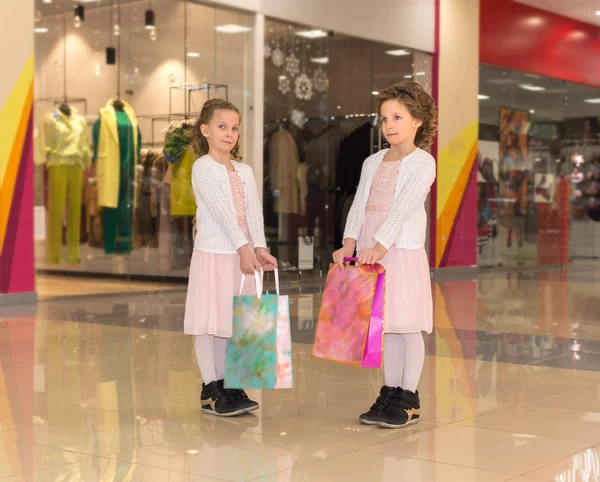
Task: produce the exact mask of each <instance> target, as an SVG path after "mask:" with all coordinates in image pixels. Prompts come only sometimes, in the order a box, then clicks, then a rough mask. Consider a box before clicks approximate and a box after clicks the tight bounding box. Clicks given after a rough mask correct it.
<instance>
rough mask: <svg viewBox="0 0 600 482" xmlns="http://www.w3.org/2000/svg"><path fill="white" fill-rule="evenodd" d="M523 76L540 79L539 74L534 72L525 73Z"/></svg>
mask: <svg viewBox="0 0 600 482" xmlns="http://www.w3.org/2000/svg"><path fill="white" fill-rule="evenodd" d="M525 77H529V78H530V79H541V76H539V75H536V74H525Z"/></svg>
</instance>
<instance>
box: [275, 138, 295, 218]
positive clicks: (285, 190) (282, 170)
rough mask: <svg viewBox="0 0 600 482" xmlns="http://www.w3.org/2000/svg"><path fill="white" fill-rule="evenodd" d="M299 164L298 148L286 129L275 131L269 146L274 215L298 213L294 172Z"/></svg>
mask: <svg viewBox="0 0 600 482" xmlns="http://www.w3.org/2000/svg"><path fill="white" fill-rule="evenodd" d="M299 164H300V157H299V154H298V147H297V145H296V142H295V140H294V137H293V136H292V134H291V133H290V132H289V131H287V130H286V129H280V130H278V131H276V132H275V133H274V134H273V136H272V138H271V145H270V146H269V173H270V182H271V189H272V190H273V195H274V210H275V212H276V213H284V214H297V213H298V212H299V202H298V201H299V189H298V183H297V182H296V170H297V169H298V165H299Z"/></svg>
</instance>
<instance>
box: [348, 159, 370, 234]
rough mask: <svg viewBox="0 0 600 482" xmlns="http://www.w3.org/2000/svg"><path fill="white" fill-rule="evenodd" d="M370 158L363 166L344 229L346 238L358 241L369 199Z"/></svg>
mask: <svg viewBox="0 0 600 482" xmlns="http://www.w3.org/2000/svg"><path fill="white" fill-rule="evenodd" d="M368 165H369V159H367V160H366V161H365V162H364V163H363V166H362V170H361V173H360V181H359V183H358V189H357V190H356V194H355V196H354V201H353V202H352V207H351V208H350V212H349V213H348V219H347V220H346V227H345V229H344V239H354V240H355V241H358V238H359V237H360V233H361V232H362V227H363V223H364V221H365V208H366V205H367V201H368V193H367V192H366V190H367V185H368V179H367V178H368V168H367V166H368Z"/></svg>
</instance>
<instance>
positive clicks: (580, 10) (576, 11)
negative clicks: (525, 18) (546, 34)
mask: <svg viewBox="0 0 600 482" xmlns="http://www.w3.org/2000/svg"><path fill="white" fill-rule="evenodd" d="M514 1H515V2H518V3H523V4H525V5H529V6H531V7H536V8H540V9H542V10H547V11H549V12H554V13H557V14H559V15H563V16H565V17H571V18H574V19H575V20H580V21H582V22H585V23H590V24H593V25H598V26H600V16H598V15H596V12H597V11H598V10H600V1H598V0H514Z"/></svg>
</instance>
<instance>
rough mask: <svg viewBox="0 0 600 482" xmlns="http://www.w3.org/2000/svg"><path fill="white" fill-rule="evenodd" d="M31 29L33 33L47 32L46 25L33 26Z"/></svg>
mask: <svg viewBox="0 0 600 482" xmlns="http://www.w3.org/2000/svg"><path fill="white" fill-rule="evenodd" d="M33 31H34V32H35V33H48V29H47V28H46V27H37V28H34V29H33Z"/></svg>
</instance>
